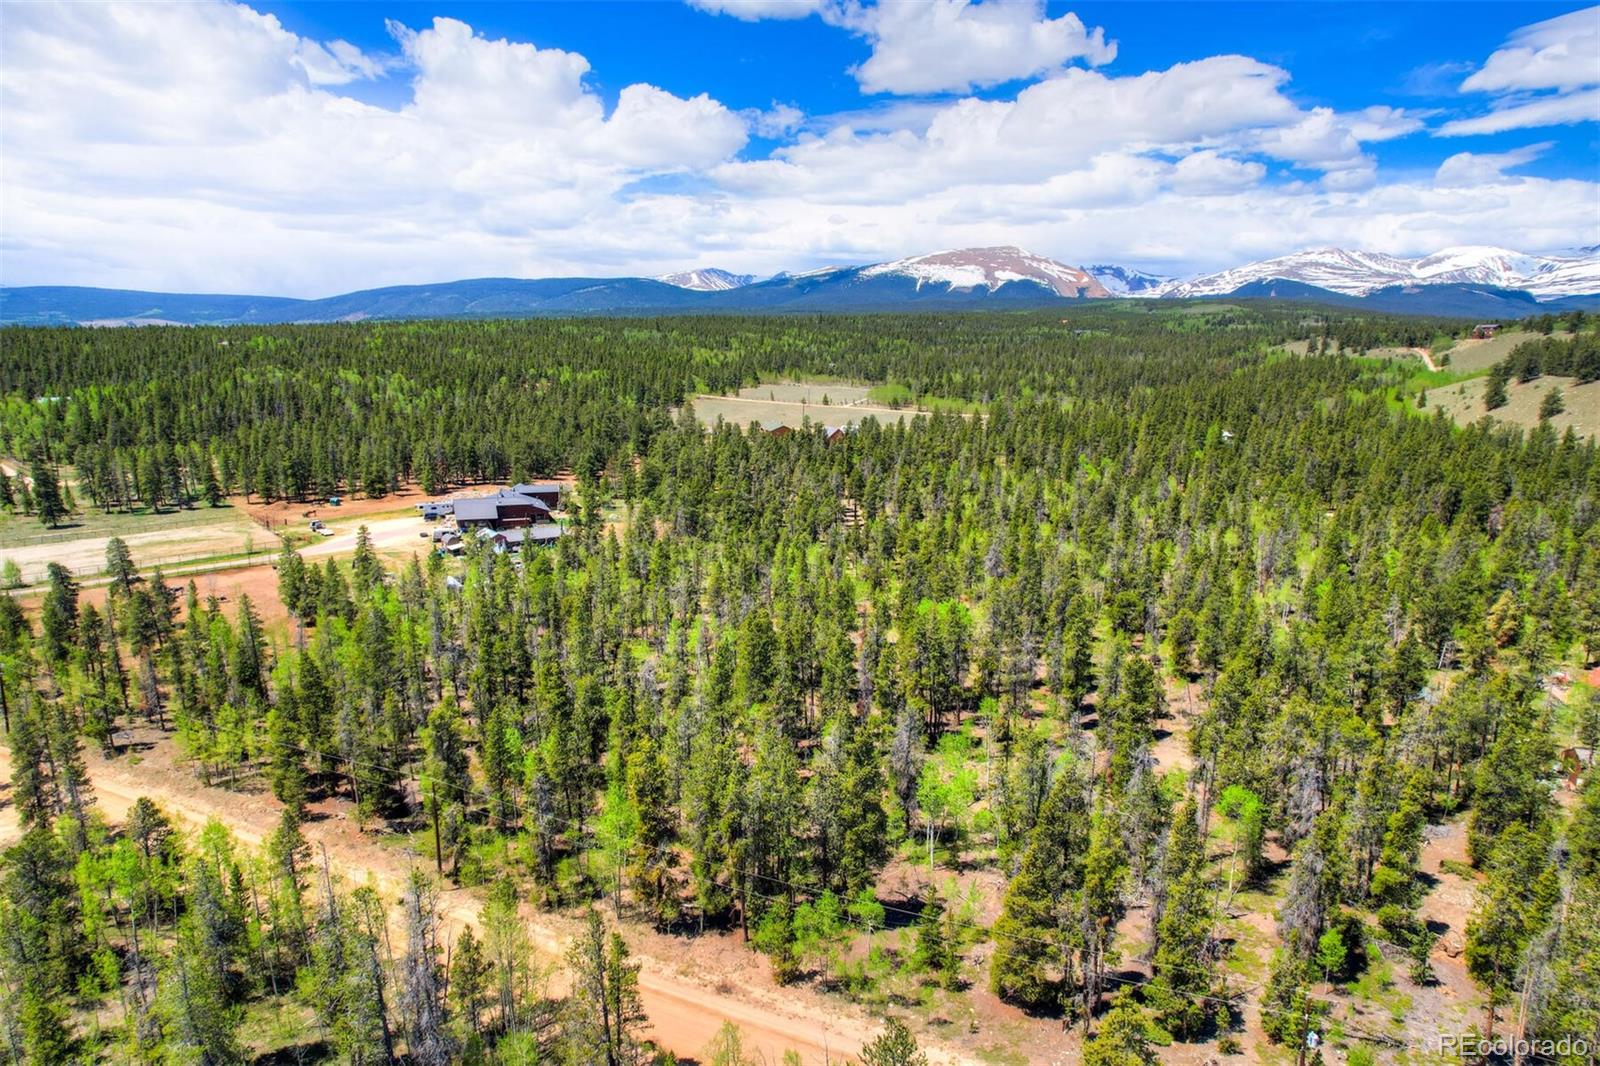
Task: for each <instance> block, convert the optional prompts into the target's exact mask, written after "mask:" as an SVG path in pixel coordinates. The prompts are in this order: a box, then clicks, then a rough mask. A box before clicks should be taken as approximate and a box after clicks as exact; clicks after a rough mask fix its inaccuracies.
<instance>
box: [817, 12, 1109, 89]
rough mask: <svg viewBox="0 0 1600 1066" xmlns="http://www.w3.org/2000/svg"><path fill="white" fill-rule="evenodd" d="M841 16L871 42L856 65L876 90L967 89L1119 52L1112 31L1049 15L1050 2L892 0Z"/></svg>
mask: <svg viewBox="0 0 1600 1066" xmlns="http://www.w3.org/2000/svg"><path fill="white" fill-rule="evenodd" d="M841 21H842V23H843V24H844V25H845V26H847V27H848V28H850V29H852V30H854V31H855V32H857V33H859V34H861V35H862V36H864V37H866V38H867V40H868V41H869V42H870V43H871V45H872V55H871V56H870V57H868V59H867V60H866V61H865V62H864V63H862V64H861V65H860V66H858V67H857V68H856V70H855V76H856V80H857V81H859V82H860V83H861V88H862V90H863V91H865V92H869V93H896V94H899V95H910V94H919V93H936V92H963V91H966V90H968V89H972V88H974V87H980V86H989V85H999V84H1000V83H1002V82H1007V81H1014V80H1016V79H1019V78H1034V77H1037V76H1039V75H1041V74H1049V73H1051V72H1053V71H1056V70H1059V69H1060V68H1061V67H1062V66H1063V65H1064V64H1066V63H1068V62H1070V61H1071V60H1074V59H1082V60H1085V61H1086V62H1088V63H1089V64H1091V65H1092V66H1099V65H1101V64H1104V63H1109V62H1110V61H1111V60H1113V59H1115V58H1116V55H1117V46H1116V44H1115V43H1114V42H1113V43H1107V41H1106V38H1105V31H1104V30H1102V29H1098V28H1097V29H1094V30H1089V29H1087V28H1086V27H1085V26H1084V24H1083V21H1082V20H1081V19H1079V18H1078V16H1077V15H1074V14H1072V13H1070V12H1069V13H1067V14H1064V15H1061V16H1059V17H1057V18H1053V19H1052V18H1047V17H1046V16H1045V10H1044V0H987V2H986V3H981V4H975V3H969V2H968V0H913V2H908V0H890V2H887V3H879V4H876V5H872V6H864V7H853V6H852V7H849V8H846V9H845V10H844V12H843V16H842V19H841Z"/></svg>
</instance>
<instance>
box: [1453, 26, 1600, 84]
mask: <svg viewBox="0 0 1600 1066" xmlns="http://www.w3.org/2000/svg"><path fill="white" fill-rule="evenodd" d="M1586 85H1600V7H1590V8H1585V9H1584V10H1582V11H1574V12H1572V13H1571V14H1567V15H1562V16H1560V17H1559V18H1553V19H1549V20H1547V21H1545V22H1536V23H1534V24H1533V25H1531V26H1524V27H1523V28H1522V29H1520V30H1518V31H1517V32H1516V33H1513V34H1512V35H1511V39H1510V40H1508V41H1507V42H1506V43H1505V45H1504V46H1503V47H1501V48H1500V49H1499V50H1498V51H1496V52H1495V53H1494V54H1493V55H1491V56H1490V57H1489V59H1488V61H1487V62H1485V63H1484V64H1483V66H1482V67H1480V68H1479V69H1478V70H1476V71H1474V72H1473V73H1472V74H1471V75H1470V76H1469V77H1468V78H1467V79H1466V80H1465V81H1463V82H1462V83H1461V88H1462V89H1463V90H1464V91H1467V92H1504V91H1508V90H1518V89H1562V90H1566V89H1578V88H1582V87H1583V86H1586Z"/></svg>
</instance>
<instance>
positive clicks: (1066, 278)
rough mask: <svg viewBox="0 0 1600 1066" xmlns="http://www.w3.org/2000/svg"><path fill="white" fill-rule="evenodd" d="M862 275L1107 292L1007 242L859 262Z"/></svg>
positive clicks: (1083, 294)
mask: <svg viewBox="0 0 1600 1066" xmlns="http://www.w3.org/2000/svg"><path fill="white" fill-rule="evenodd" d="M859 276H860V277H862V278H877V277H905V278H911V279H913V280H914V281H916V283H917V288H918V289H921V288H922V287H923V286H924V285H943V286H945V287H946V288H947V289H952V290H955V289H979V288H984V289H988V290H989V291H990V292H993V291H994V290H996V289H998V288H1000V286H1002V285H1005V284H1007V283H1008V282H1014V281H1021V282H1031V283H1033V284H1035V285H1041V286H1043V287H1044V288H1046V289H1049V290H1050V291H1051V292H1053V293H1055V294H1056V295H1057V296H1065V297H1068V298H1074V299H1075V298H1089V299H1092V298H1096V297H1105V296H1109V295H1111V294H1110V293H1109V292H1108V291H1106V287H1105V286H1104V285H1103V284H1101V283H1100V282H1099V281H1098V280H1097V279H1095V278H1094V277H1092V276H1090V275H1089V273H1087V272H1086V271H1084V270H1082V269H1080V268H1078V267H1074V266H1067V265H1066V264H1065V263H1058V262H1056V261H1055V260H1054V259H1046V258H1045V257H1044V256H1042V255H1034V254H1033V253H1032V252H1025V251H1023V250H1022V249H1021V248H1014V247H1010V246H1006V247H1000V248H957V249H953V250H951V251H945V252H933V253H931V254H928V255H915V256H912V257H911V258H909V259H896V260H895V261H894V262H892V263H878V264H876V265H875V266H869V267H863V268H862V269H861V272H860V275H859Z"/></svg>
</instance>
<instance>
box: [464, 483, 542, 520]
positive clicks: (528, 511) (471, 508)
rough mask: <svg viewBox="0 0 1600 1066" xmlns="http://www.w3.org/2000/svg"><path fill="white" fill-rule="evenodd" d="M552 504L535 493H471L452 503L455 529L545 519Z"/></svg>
mask: <svg viewBox="0 0 1600 1066" xmlns="http://www.w3.org/2000/svg"><path fill="white" fill-rule="evenodd" d="M550 511H551V507H550V505H549V504H547V503H545V502H544V501H543V500H541V499H539V498H537V497H534V496H525V495H523V494H522V493H520V492H497V493H495V494H494V495H493V496H474V497H471V498H469V499H465V500H457V501H456V503H455V516H456V527H457V528H458V529H512V528H515V527H517V526H526V525H532V524H533V523H534V522H548V521H549V520H550Z"/></svg>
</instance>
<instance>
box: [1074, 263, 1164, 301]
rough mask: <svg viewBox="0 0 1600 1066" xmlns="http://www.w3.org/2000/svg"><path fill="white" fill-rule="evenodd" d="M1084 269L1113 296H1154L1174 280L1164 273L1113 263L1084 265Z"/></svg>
mask: <svg viewBox="0 0 1600 1066" xmlns="http://www.w3.org/2000/svg"><path fill="white" fill-rule="evenodd" d="M1084 271H1085V272H1086V273H1087V274H1088V275H1089V276H1090V277H1092V278H1094V279H1095V280H1096V281H1098V282H1099V283H1100V284H1101V285H1104V286H1105V289H1106V291H1107V292H1109V293H1110V294H1111V295H1113V296H1154V295H1155V294H1156V290H1157V289H1159V288H1161V286H1163V285H1167V284H1170V283H1171V282H1172V281H1173V279H1172V278H1170V277H1167V276H1165V275H1163V274H1148V273H1146V272H1145V271H1143V270H1135V269H1134V268H1132V267H1123V266H1116V265H1115V264H1111V263H1099V264H1096V265H1095V266H1089V267H1084Z"/></svg>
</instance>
